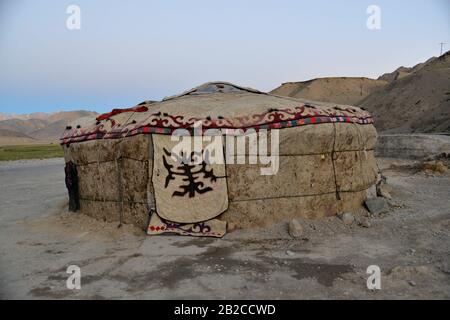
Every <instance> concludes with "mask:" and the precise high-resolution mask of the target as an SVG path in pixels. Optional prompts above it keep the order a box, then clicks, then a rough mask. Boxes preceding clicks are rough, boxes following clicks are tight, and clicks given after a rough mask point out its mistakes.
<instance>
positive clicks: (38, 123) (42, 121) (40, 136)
mask: <svg viewBox="0 0 450 320" xmlns="http://www.w3.org/2000/svg"><path fill="white" fill-rule="evenodd" d="M96 115H97V113H96V112H92V111H84V110H79V111H61V112H54V113H42V112H38V113H31V114H21V115H15V114H2V113H0V141H1V143H2V144H16V143H17V144H18V143H20V144H24V143H36V142H39V141H41V142H48V141H58V140H59V137H60V135H61V133H62V132H63V131H64V129H65V127H66V125H67V123H69V122H72V121H74V120H76V119H79V118H82V117H86V116H90V117H94V116H96ZM12 133H15V134H12Z"/></svg>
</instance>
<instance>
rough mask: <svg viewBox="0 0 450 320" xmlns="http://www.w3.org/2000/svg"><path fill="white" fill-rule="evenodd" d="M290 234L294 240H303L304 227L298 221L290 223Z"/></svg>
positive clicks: (294, 220)
mask: <svg viewBox="0 0 450 320" xmlns="http://www.w3.org/2000/svg"><path fill="white" fill-rule="evenodd" d="M289 234H290V235H291V237H293V238H301V237H302V236H303V226H302V224H301V223H300V221H298V220H297V219H292V220H291V221H290V222H289Z"/></svg>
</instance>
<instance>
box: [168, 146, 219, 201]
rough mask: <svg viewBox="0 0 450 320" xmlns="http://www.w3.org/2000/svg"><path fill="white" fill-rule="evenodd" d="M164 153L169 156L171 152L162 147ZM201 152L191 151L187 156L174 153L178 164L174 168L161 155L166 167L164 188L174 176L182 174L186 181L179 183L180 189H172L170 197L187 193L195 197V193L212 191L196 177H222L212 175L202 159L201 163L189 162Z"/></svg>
mask: <svg viewBox="0 0 450 320" xmlns="http://www.w3.org/2000/svg"><path fill="white" fill-rule="evenodd" d="M164 153H165V154H166V155H167V156H168V157H170V156H171V153H170V152H169V151H167V150H166V149H165V148H164ZM202 155H203V152H202V153H200V154H199V153H196V152H194V151H193V152H191V154H190V156H189V157H186V156H184V155H183V154H181V156H177V155H175V157H177V163H179V164H180V165H179V166H177V167H176V168H175V169H174V167H175V166H174V165H171V164H169V163H168V162H167V159H166V157H165V156H164V155H163V164H164V167H165V168H166V169H167V177H166V182H165V185H164V188H167V187H168V186H169V183H170V181H171V180H175V176H182V177H184V178H183V179H182V180H183V181H184V182H186V183H185V184H183V185H180V186H179V187H180V188H181V190H182V191H174V192H173V193H172V197H174V196H177V197H184V196H185V195H186V194H189V198H193V197H195V195H196V193H198V194H203V193H206V192H209V191H212V190H213V188H212V187H211V186H205V184H204V183H203V182H202V181H198V179H201V178H202V179H203V180H208V179H209V181H210V182H216V181H217V179H218V178H223V177H217V176H216V175H214V171H213V169H211V170H207V169H206V166H207V163H206V162H205V161H204V160H202V162H201V164H198V165H196V164H190V163H191V162H192V159H193V157H194V156H202Z"/></svg>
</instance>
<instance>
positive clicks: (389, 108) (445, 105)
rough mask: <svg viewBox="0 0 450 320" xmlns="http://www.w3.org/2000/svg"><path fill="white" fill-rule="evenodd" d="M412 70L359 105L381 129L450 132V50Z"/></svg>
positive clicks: (400, 131)
mask: <svg viewBox="0 0 450 320" xmlns="http://www.w3.org/2000/svg"><path fill="white" fill-rule="evenodd" d="M413 69H415V70H413ZM413 69H411V70H409V72H408V74H403V75H402V76H400V77H397V79H394V80H392V81H391V82H390V83H389V84H388V85H387V86H386V87H384V88H382V89H381V90H378V91H377V92H374V93H372V94H371V95H369V96H367V97H366V98H365V99H364V100H363V101H361V102H360V103H359V105H360V106H361V107H364V108H366V109H367V110H369V111H370V112H371V113H372V114H373V115H374V118H375V126H376V127H377V129H378V130H379V131H387V132H393V133H407V132H450V51H449V52H447V53H445V54H444V55H442V56H441V57H439V58H435V59H431V60H429V61H428V62H426V63H425V64H423V65H420V66H419V67H417V66H416V67H415V68H413Z"/></svg>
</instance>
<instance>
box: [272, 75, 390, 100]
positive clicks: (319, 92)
mask: <svg viewBox="0 0 450 320" xmlns="http://www.w3.org/2000/svg"><path fill="white" fill-rule="evenodd" d="M387 83H388V82H387V81H385V80H375V79H369V78H362V77H358V78H357V77H334V78H318V79H313V80H309V81H302V82H287V83H283V84H282V85H281V86H280V87H278V88H276V89H274V90H272V91H271V93H272V94H276V95H280V96H288V97H293V98H303V99H308V100H315V101H324V102H334V103H337V104H350V105H356V104H358V103H359V102H360V101H361V100H362V99H364V98H365V97H367V96H368V95H369V94H371V93H372V92H374V91H376V90H378V89H380V88H382V87H384V86H385V85H387Z"/></svg>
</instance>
